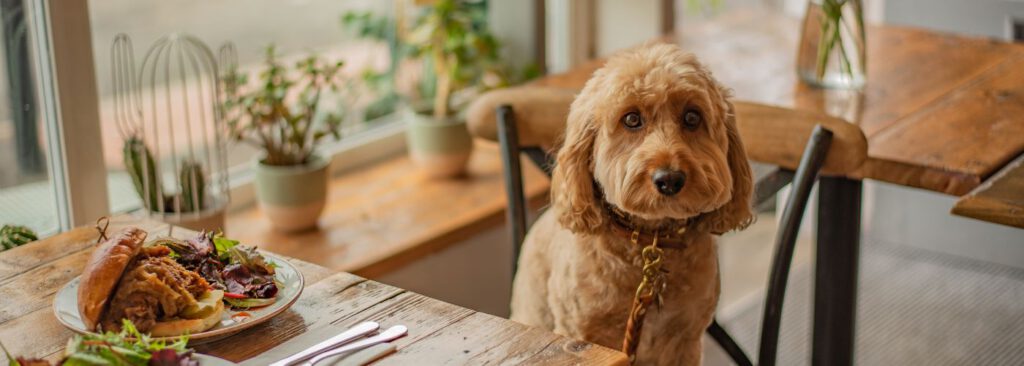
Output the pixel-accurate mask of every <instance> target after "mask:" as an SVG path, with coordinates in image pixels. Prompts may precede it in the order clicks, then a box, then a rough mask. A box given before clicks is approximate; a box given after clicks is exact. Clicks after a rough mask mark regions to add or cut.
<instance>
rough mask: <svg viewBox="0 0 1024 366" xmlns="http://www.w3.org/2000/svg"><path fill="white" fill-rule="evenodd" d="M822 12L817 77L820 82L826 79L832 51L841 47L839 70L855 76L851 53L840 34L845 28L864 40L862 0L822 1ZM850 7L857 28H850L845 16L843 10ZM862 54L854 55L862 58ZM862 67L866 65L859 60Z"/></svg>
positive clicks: (816, 68)
mask: <svg viewBox="0 0 1024 366" xmlns="http://www.w3.org/2000/svg"><path fill="white" fill-rule="evenodd" d="M820 1H821V11H822V13H823V15H824V16H823V17H822V19H821V38H819V40H818V54H817V63H816V67H815V76H816V77H817V78H818V80H821V79H822V78H824V77H825V69H826V66H827V65H828V62H829V58H831V57H832V54H833V53H832V51H833V49H835V48H836V47H839V53H838V55H839V57H840V58H839V70H840V72H842V73H844V74H846V75H847V76H853V72H854V71H853V68H852V67H851V62H850V57H851V56H850V53H851V52H853V51H848V50H847V49H846V46H844V45H843V41H842V38H841V37H840V34H841V32H842V30H843V28H845V29H846V30H847V31H848V32H851V33H853V32H856V33H857V34H855V35H856V36H858V37H859V38H860V39H862V40H863V39H864V12H863V8H862V7H861V1H860V0H820ZM846 6H849V7H851V8H852V9H851V10H852V12H851V14H853V16H854V19H853V20H852V21H854V22H856V27H853V26H850V24H849V23H848V22H849V21H850V20H849V19H847V17H846V16H844V15H843V8H844V7H846ZM861 55H863V53H861V54H859V55H858V54H854V55H853V56H854V57H862V56H861ZM858 61H859V64H860V65H864V60H858Z"/></svg>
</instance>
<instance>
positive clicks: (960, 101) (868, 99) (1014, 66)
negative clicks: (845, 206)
mask: <svg viewBox="0 0 1024 366" xmlns="http://www.w3.org/2000/svg"><path fill="white" fill-rule="evenodd" d="M799 30H800V19H797V18H790V17H786V16H782V15H779V14H776V13H774V12H772V11H770V10H765V9H756V8H755V9H740V10H738V11H733V12H730V13H728V14H723V15H721V16H718V17H716V18H714V19H713V20H711V21H708V22H703V23H696V24H692V25H688V26H686V27H683V28H682V29H681V30H680V32H679V35H678V37H677V39H678V42H679V43H680V44H681V45H682V47H683V48H684V49H687V50H688V51H691V52H693V53H695V54H696V55H697V56H698V57H699V58H700V59H701V61H702V62H704V63H705V64H706V65H708V67H709V68H710V69H711V70H712V72H713V73H714V75H715V77H716V78H718V79H719V80H720V81H721V82H722V83H723V84H725V85H727V86H729V87H731V88H732V89H733V90H734V91H735V97H736V99H739V100H745V101H751V102H758V103H764V104H769V105H777V106H781V107H787V108H794V109H802V110H808V111H816V112H824V113H827V114H829V115H833V116H836V117H839V118H842V119H844V120H847V121H851V122H853V123H854V124H856V125H857V126H858V127H859V128H860V129H861V130H862V131H863V132H864V135H865V136H866V137H867V142H868V152H867V154H868V155H867V160H866V161H865V162H864V164H863V165H862V166H861V168H860V169H859V170H858V171H856V172H853V173H852V174H850V175H849V176H851V177H854V178H868V179H875V180H881V181H885V182H889V183H895V184H900V185H906V186H912V187H918V188H924V189H929V190H933V191H937V192H943V193H947V194H953V195H962V194H965V193H967V192H969V191H970V190H971V189H973V188H974V187H977V186H978V185H979V184H981V182H982V181H983V180H984V179H985V178H987V177H988V176H990V175H992V174H993V173H995V172H996V171H997V170H998V169H999V168H1000V167H1002V166H1003V165H1005V164H1006V163H1007V162H1008V161H1009V159H1011V158H1012V157H1014V156H1017V155H1019V154H1020V153H1021V152H1022V151H1024V114H1022V113H1020V109H1021V108H1024V107H1022V102H1021V100H1022V99H1021V98H1022V95H1024V82H1022V80H1021V78H1022V77H1024V76H1022V75H1024V71H1021V70H1024V45H1020V44H1012V43H1005V42H999V41H994V40H990V39H983V38H970V37H962V36H956V35H950V34H943V33H937V32H931V31H926V30H920V29H913V28H904V27H894V26H869V27H868V28H867V40H868V46H867V47H868V48H867V55H868V64H867V67H868V81H867V86H866V88H865V89H864V90H863V91H862V92H850V91H841V90H823V89H817V88H813V87H810V86H807V85H805V84H803V83H801V82H799V81H798V80H797V77H796V72H795V71H794V65H795V64H796V60H795V57H796V46H797V42H798V40H799ZM601 64H602V61H600V60H595V61H592V62H590V63H587V64H584V65H581V66H580V67H577V68H574V69H573V70H571V71H570V72H568V73H565V74H562V75H556V76H551V77H547V78H545V79H544V80H542V81H540V82H538V84H539V85H544V86H548V87H559V88H579V87H581V86H582V85H583V83H584V82H585V81H586V80H587V79H588V78H589V76H590V74H592V73H593V71H594V70H595V69H596V68H597V67H599V66H600V65H601ZM765 162H767V163H773V164H778V163H781V161H780V162H775V161H765Z"/></svg>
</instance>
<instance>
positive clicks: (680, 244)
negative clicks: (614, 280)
mask: <svg viewBox="0 0 1024 366" xmlns="http://www.w3.org/2000/svg"><path fill="white" fill-rule="evenodd" d="M594 185H595V188H597V189H596V191H597V192H598V194H599V195H600V196H599V197H598V199H600V200H601V202H602V203H603V207H604V211H605V215H607V216H608V218H609V220H608V221H611V223H612V224H611V225H609V226H610V228H611V231H612V233H614V234H615V235H618V236H621V237H623V238H625V239H626V240H630V241H633V239H634V237H633V235H634V233H635V234H636V238H635V239H636V240H635V243H636V244H637V245H640V246H647V245H650V244H651V243H652V242H653V241H654V238H655V237H657V238H658V247H661V248H667V249H680V250H682V249H686V248H687V247H688V246H689V245H690V242H692V241H693V239H692V238H693V236H694V235H695V234H696V233H697V232H696V230H697V223H698V222H700V219H701V217H702V216H703V215H698V216H696V217H693V218H690V219H684V220H666V221H664V222H662V223H659V224H658V225H657V226H656V227H646V226H645V227H641V226H639V225H637V224H636V223H635V222H636V220H634V219H633V218H631V216H632V215H630V214H629V213H626V212H625V211H622V210H621V209H619V208H618V207H615V206H614V205H612V204H610V203H608V201H605V200H604V197H603V191H601V189H600V186H598V185H597V184H596V183H595V184H594Z"/></svg>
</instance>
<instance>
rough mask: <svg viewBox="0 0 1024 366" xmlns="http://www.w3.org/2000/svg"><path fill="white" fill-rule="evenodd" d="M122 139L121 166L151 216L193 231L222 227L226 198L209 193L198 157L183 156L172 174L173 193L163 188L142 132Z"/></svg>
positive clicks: (204, 168)
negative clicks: (175, 171)
mask: <svg viewBox="0 0 1024 366" xmlns="http://www.w3.org/2000/svg"><path fill="white" fill-rule="evenodd" d="M124 139H125V140H124V150H123V155H124V166H125V168H126V170H127V172H128V176H129V177H131V180H132V186H134V187H135V191H136V193H138V194H139V197H140V198H142V207H143V208H144V209H145V210H147V211H148V213H149V214H150V215H151V216H154V217H157V218H159V219H160V221H163V222H166V223H168V224H171V225H175V226H181V227H185V228H189V229H192V230H200V231H203V230H205V231H215V230H223V228H224V213H225V211H226V208H227V199H226V197H220V195H211V194H210V191H211V189H209V185H210V181H209V180H208V179H207V178H206V177H207V175H206V171H207V169H206V167H205V166H204V165H203V164H202V163H201V162H200V161H199V160H193V159H182V161H181V162H180V164H179V166H178V167H177V174H176V176H175V178H176V183H177V191H176V192H172V191H171V190H168V189H166V188H164V186H163V181H162V179H160V174H159V170H160V168H159V167H158V166H157V165H156V163H155V161H154V159H153V154H152V153H151V152H150V150H149V147H148V146H147V145H146V143H145V142H144V141H143V139H142V137H141V134H139V133H138V132H134V133H129V134H126V135H125V136H124Z"/></svg>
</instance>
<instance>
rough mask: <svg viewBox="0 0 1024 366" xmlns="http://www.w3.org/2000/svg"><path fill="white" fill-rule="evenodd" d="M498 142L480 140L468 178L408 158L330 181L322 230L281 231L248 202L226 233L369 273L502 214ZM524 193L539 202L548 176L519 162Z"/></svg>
mask: <svg viewBox="0 0 1024 366" xmlns="http://www.w3.org/2000/svg"><path fill="white" fill-rule="evenodd" d="M501 174H502V173H501V159H500V156H499V153H498V149H497V145H495V144H493V143H487V142H483V141H479V142H478V143H477V144H476V146H475V149H474V151H473V156H472V158H471V159H470V162H469V173H468V174H467V176H466V177H463V178H458V179H447V180H431V179H427V178H425V177H424V176H422V175H421V174H420V173H419V172H418V171H417V170H416V167H415V166H413V164H412V162H411V161H410V160H409V158H408V156H406V155H404V154H403V155H402V156H398V157H395V158H392V159H389V160H386V161H383V162H380V163H377V164H374V165H372V166H368V167H366V168H364V169H360V170H356V171H352V172H348V173H345V174H343V175H341V176H338V177H334V178H332V179H331V183H330V185H331V187H330V196H329V197H328V198H327V207H326V208H325V209H324V213H323V215H322V216H321V217H320V229H319V230H315V231H309V232H304V233H294V234H284V233H280V232H277V231H275V230H273V229H272V228H271V227H270V223H269V222H268V221H267V219H266V216H265V215H263V213H262V212H260V210H259V208H256V207H253V208H251V209H248V210H244V211H242V212H237V213H232V214H231V215H229V217H228V221H227V230H226V232H227V233H228V234H229V235H231V236H232V237H236V238H238V239H239V240H241V241H243V242H246V243H256V244H258V245H259V246H260V247H261V248H264V249H267V250H270V251H272V252H275V253H279V254H284V255H287V256H290V257H295V258H298V259H302V260H305V261H309V262H314V263H317V264H319V265H322V266H325V267H328V268H331V269H333V270H337V271H343V272H351V273H354V274H357V275H359V276H363V277H367V278H375V277H377V276H379V275H381V274H384V273H387V272H389V271H391V270H394V269H395V268H399V267H401V266H404V265H406V264H408V263H410V262H412V261H415V260H417V259H419V258H422V257H423V256H426V255H428V254H431V253H434V252H437V251H440V250H443V249H445V248H447V247H448V246H449V245H452V244H453V243H457V242H459V241H460V240H463V239H465V238H468V237H471V236H473V235H475V234H477V233H479V232H481V231H483V230H485V229H488V228H492V227H496V226H498V225H501V223H502V222H504V220H505V216H504V215H505V207H506V200H505V194H504V191H505V186H504V182H503V180H502V175H501ZM523 181H524V187H523V189H524V191H525V193H526V196H527V197H530V198H531V200H532V202H531V203H532V204H533V205H534V206H540V205H542V204H544V201H545V198H546V197H547V192H548V179H547V177H546V176H545V175H544V173H543V172H541V171H540V169H537V168H536V167H535V166H534V165H533V164H532V163H530V164H523Z"/></svg>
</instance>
